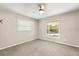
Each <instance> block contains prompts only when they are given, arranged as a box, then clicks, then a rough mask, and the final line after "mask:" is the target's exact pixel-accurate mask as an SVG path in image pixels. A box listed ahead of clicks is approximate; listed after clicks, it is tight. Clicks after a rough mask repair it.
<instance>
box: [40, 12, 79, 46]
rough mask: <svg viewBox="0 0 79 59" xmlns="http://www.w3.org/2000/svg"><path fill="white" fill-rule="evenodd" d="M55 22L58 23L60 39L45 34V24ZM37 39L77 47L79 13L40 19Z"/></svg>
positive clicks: (78, 42) (78, 44)
mask: <svg viewBox="0 0 79 59" xmlns="http://www.w3.org/2000/svg"><path fill="white" fill-rule="evenodd" d="M56 20H57V21H59V23H60V38H56V37H52V36H50V35H47V33H46V28H47V27H46V25H47V23H48V22H52V21H56ZM39 38H40V39H43V40H48V41H54V42H57V43H61V44H66V45H71V46H76V47H79V11H74V12H70V13H65V14H61V15H57V16H53V17H48V18H44V19H41V20H40V23H39Z"/></svg>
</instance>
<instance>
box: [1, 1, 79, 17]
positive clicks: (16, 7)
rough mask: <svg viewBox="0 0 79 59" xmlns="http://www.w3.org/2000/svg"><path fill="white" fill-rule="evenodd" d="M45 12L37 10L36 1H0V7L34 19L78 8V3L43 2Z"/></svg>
mask: <svg viewBox="0 0 79 59" xmlns="http://www.w3.org/2000/svg"><path fill="white" fill-rule="evenodd" d="M45 6H46V8H45V13H43V14H40V13H39V12H38V3H0V9H2V10H8V11H12V12H15V13H18V14H21V15H25V16H29V17H32V18H35V19H40V18H45V17H49V16H53V15H57V14H61V13H65V12H69V11H73V10H77V9H79V4H78V3H45Z"/></svg>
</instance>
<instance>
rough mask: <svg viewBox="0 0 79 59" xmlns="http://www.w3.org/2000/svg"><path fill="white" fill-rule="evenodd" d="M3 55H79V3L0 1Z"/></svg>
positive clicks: (0, 34)
mask: <svg viewBox="0 0 79 59" xmlns="http://www.w3.org/2000/svg"><path fill="white" fill-rule="evenodd" d="M0 56H79V3H0Z"/></svg>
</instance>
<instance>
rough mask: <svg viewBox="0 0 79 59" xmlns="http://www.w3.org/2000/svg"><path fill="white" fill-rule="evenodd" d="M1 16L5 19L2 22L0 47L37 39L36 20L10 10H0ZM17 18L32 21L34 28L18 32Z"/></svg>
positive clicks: (0, 26) (0, 25)
mask: <svg viewBox="0 0 79 59" xmlns="http://www.w3.org/2000/svg"><path fill="white" fill-rule="evenodd" d="M1 18H2V19H3V24H0V49H4V48H7V47H10V46H14V45H17V44H21V43H24V42H27V41H31V40H35V39H37V26H38V25H37V24H38V23H37V21H36V20H34V19H32V18H29V17H25V16H21V15H17V14H14V13H11V12H8V11H0V19H1ZM17 18H19V19H23V20H29V21H32V22H33V24H32V26H33V28H32V30H31V31H25V32H18V31H17V26H16V25H17V21H16V20H17Z"/></svg>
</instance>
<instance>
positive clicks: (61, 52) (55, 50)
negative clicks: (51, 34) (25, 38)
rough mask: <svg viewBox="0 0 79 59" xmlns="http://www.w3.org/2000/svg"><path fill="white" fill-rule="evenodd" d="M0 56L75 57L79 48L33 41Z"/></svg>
mask: <svg viewBox="0 0 79 59" xmlns="http://www.w3.org/2000/svg"><path fill="white" fill-rule="evenodd" d="M0 55H1V56H77V55H79V48H75V47H70V46H66V45H61V44H57V43H54V42H48V41H44V40H34V41H31V42H28V43H24V44H21V45H17V46H14V47H11V48H7V49H4V50H1V51H0Z"/></svg>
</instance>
